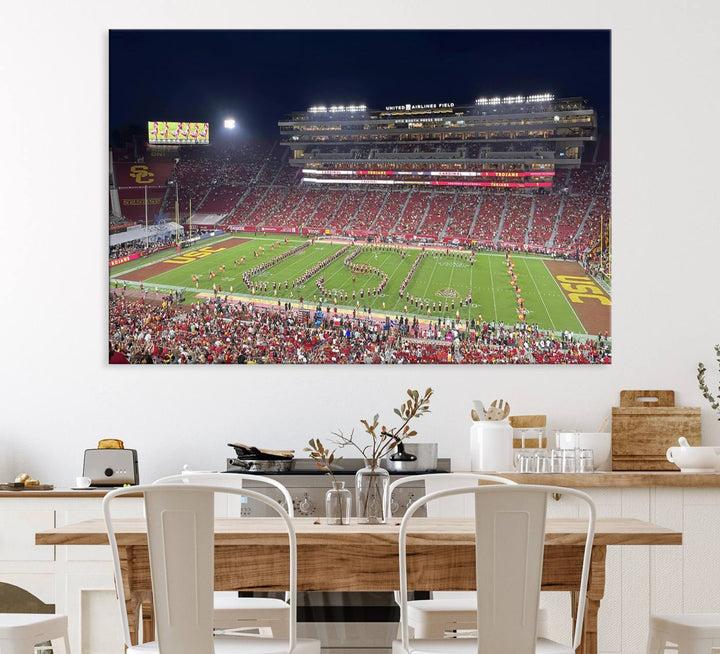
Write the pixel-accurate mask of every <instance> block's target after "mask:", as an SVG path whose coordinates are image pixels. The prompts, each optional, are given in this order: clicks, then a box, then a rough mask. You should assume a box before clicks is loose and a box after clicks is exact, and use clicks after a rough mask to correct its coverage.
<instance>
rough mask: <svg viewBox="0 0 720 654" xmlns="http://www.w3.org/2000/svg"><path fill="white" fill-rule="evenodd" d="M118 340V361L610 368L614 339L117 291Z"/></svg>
mask: <svg viewBox="0 0 720 654" xmlns="http://www.w3.org/2000/svg"><path fill="white" fill-rule="evenodd" d="M109 337H110V360H111V363H112V362H124V361H123V359H126V360H127V361H129V362H130V363H149V362H150V359H151V360H152V362H153V363H168V364H189V363H193V364H197V363H203V364H207V363H225V364H234V363H300V364H302V363H363V364H366V363H387V364H400V363H497V364H500V363H570V364H572V363H610V343H609V341H608V339H607V338H603V337H601V338H599V339H598V340H597V341H593V340H588V341H582V340H579V339H577V338H575V337H574V335H572V334H570V333H567V332H566V333H564V334H561V335H557V334H554V333H551V332H544V331H542V330H540V329H538V328H537V327H536V326H533V325H520V324H516V325H503V324H502V323H485V322H483V323H480V324H478V325H462V326H460V328H458V327H457V326H455V325H454V323H449V322H448V323H443V322H442V321H438V322H437V323H432V324H429V323H420V322H418V321H417V320H414V321H412V322H411V321H409V320H408V319H407V318H402V317H400V318H396V319H395V320H394V321H390V320H387V321H374V320H370V319H367V318H366V317H364V316H363V317H356V318H352V317H349V316H347V317H346V316H342V315H341V314H333V313H331V312H325V313H324V314H322V315H318V314H316V313H315V312H312V311H303V310H298V309H296V308H293V307H291V306H290V305H288V304H286V305H280V304H278V306H277V307H265V306H257V305H252V304H245V303H237V304H235V303H229V302H225V301H222V300H221V299H220V298H218V299H215V300H212V301H211V300H206V301H205V302H204V303H202V304H201V303H196V304H192V305H190V307H187V306H185V305H181V304H178V303H176V302H173V300H172V298H170V297H168V298H165V299H163V301H162V303H161V304H150V303H144V302H143V301H139V300H131V299H128V298H125V297H123V296H122V294H119V293H117V292H111V294H110V329H109Z"/></svg>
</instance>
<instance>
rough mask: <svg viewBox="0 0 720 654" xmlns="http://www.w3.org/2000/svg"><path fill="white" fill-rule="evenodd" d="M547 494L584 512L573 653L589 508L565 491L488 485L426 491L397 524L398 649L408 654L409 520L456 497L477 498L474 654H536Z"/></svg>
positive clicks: (591, 530)
mask: <svg viewBox="0 0 720 654" xmlns="http://www.w3.org/2000/svg"><path fill="white" fill-rule="evenodd" d="M553 493H562V494H563V495H573V496H576V497H578V498H579V499H581V500H583V501H584V502H585V503H586V504H587V507H588V520H587V535H586V538H585V552H584V557H583V567H582V574H581V579H580V585H579V588H578V591H579V602H578V610H577V620H576V623H575V631H574V634H573V645H572V647H573V649H574V650H575V649H577V648H578V647H579V645H580V640H581V637H582V633H583V618H584V616H585V603H586V595H587V583H588V576H589V572H590V556H591V553H592V543H593V538H594V536H595V505H594V503H593V501H592V500H591V499H590V497H589V496H588V495H587V494H586V493H583V492H582V491H578V490H575V489H571V488H558V487H555V486H534V485H529V484H515V485H491V486H479V487H477V488H470V487H468V488H461V489H451V490H445V491H438V492H436V493H431V494H429V495H426V496H424V497H421V498H420V499H418V500H417V501H416V502H415V503H413V504H412V505H411V506H410V507H409V508H408V510H407V512H406V513H405V516H404V517H403V519H402V522H401V525H400V535H399V553H400V557H399V559H400V616H401V617H400V619H401V626H402V643H403V647H404V648H405V650H406V651H410V650H409V631H408V623H407V610H408V607H407V590H408V589H407V532H408V527H409V524H410V520H411V518H412V517H413V515H414V514H415V513H416V512H417V511H418V510H419V509H420V508H421V507H423V506H425V505H426V504H427V503H428V502H433V501H435V500H438V499H441V498H444V497H451V496H454V495H463V494H472V495H474V499H475V575H476V580H477V583H476V591H477V607H478V612H477V628H478V649H477V652H478V654H505V653H507V652H512V653H513V654H534V652H535V640H536V629H537V612H538V604H539V601H540V585H541V581H542V564H543V551H544V544H545V515H546V508H547V500H548V497H549V496H551V495H552V494H553Z"/></svg>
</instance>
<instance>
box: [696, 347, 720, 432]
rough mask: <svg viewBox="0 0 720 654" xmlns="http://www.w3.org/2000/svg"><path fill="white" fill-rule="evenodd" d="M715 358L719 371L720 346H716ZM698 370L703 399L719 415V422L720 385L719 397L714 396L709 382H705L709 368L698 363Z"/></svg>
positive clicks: (719, 387) (719, 386)
mask: <svg viewBox="0 0 720 654" xmlns="http://www.w3.org/2000/svg"><path fill="white" fill-rule="evenodd" d="M715 358H716V359H717V364H718V369H719V370H720V345H716V346H715ZM697 370H698V374H697V380H698V386H699V387H700V392H701V393H702V394H703V397H704V398H705V399H706V400H707V401H708V402H710V407H711V408H712V409H713V411H716V412H717V413H718V420H720V384H719V385H718V394H717V396H715V395H713V394H712V393H711V392H710V389H709V388H708V385H707V382H706V381H705V373H706V372H707V368H706V367H705V365H704V364H703V363H702V361H701V362H700V363H698V369H697Z"/></svg>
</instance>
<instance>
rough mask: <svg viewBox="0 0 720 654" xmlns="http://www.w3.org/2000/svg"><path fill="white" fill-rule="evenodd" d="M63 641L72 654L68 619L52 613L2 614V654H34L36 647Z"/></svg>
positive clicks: (67, 651)
mask: <svg viewBox="0 0 720 654" xmlns="http://www.w3.org/2000/svg"><path fill="white" fill-rule="evenodd" d="M60 639H62V641H63V644H64V647H65V654H70V643H69V642H68V627H67V617H66V616H64V615H54V614H52V613H0V653H1V654H33V652H34V651H35V645H39V644H40V643H45V642H47V641H48V640H49V641H53V640H60Z"/></svg>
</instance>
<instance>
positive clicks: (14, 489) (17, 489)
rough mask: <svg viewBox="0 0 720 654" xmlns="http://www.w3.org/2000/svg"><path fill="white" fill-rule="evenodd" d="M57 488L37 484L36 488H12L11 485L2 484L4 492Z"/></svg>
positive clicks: (1, 487) (0, 488) (0, 485)
mask: <svg viewBox="0 0 720 654" xmlns="http://www.w3.org/2000/svg"><path fill="white" fill-rule="evenodd" d="M53 488H55V486H53V485H52V484H37V485H35V486H10V485H9V484H0V490H4V491H8V490H10V491H32V490H45V491H46V490H52V489H53Z"/></svg>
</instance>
